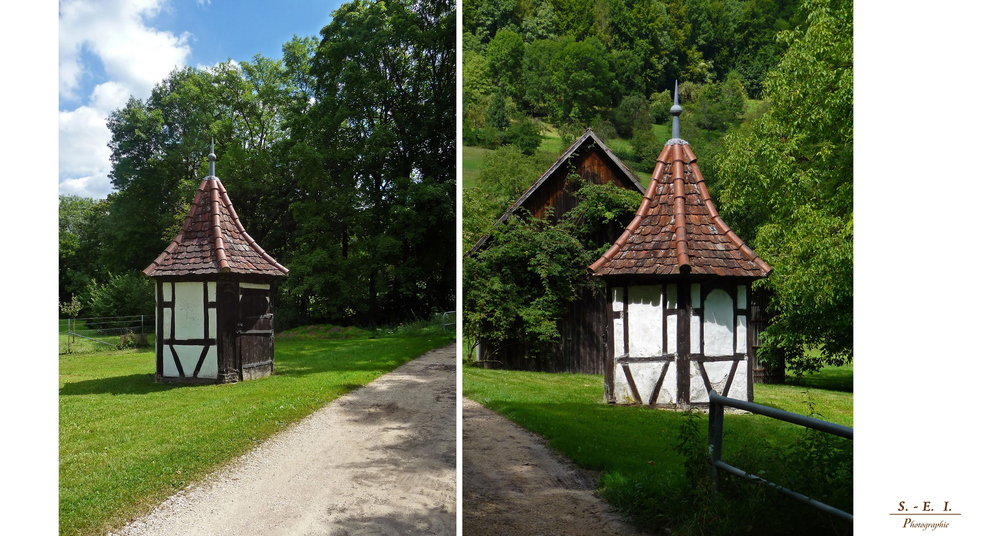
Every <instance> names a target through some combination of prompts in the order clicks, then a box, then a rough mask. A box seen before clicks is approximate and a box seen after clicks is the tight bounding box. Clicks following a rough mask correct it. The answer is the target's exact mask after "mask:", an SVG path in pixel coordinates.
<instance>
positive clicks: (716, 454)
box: [708, 390, 854, 522]
mask: <svg viewBox="0 0 1000 536" xmlns="http://www.w3.org/2000/svg"><path fill="white" fill-rule="evenodd" d="M725 406H729V407H732V408H737V409H742V410H745V411H749V412H751V413H756V414H757V415H763V416H765V417H770V418H772V419H778V420H780V421H785V422H789V423H792V424H796V425H799V426H805V427H807V428H813V429H815V430H819V431H821V432H825V433H828V434H833V435H836V436H839V437H843V438H845V439H850V440H851V441H854V429H853V428H848V427H847V426H843V425H840V424H835V423H832V422H827V421H821V420H819V419H815V418H813V417H807V416H805V415H799V414H798V413H792V412H790V411H784V410H780V409H776V408H772V407H769V406H763V405H761V404H755V403H753V402H747V401H745V400H738V399H735V398H729V397H728V396H722V395H720V394H718V393H716V392H715V391H714V390H713V391H711V392H710V393H709V394H708V441H709V444H708V451H709V455H710V456H711V457H712V491H717V490H718V485H719V469H722V470H724V471H726V472H728V473H731V474H734V475H736V476H738V477H741V478H745V479H747V480H750V481H751V482H756V483H758V484H766V485H768V486H770V487H772V488H774V489H775V490H777V491H780V492H781V493H784V494H785V495H788V496H789V497H792V498H794V499H797V500H799V501H802V502H804V503H806V504H808V505H810V506H812V507H813V508H816V509H817V510H820V511H822V512H826V513H827V514H830V515H833V516H836V517H839V518H841V519H844V520H847V521H851V522H853V521H854V516H853V515H851V514H848V513H847V512H844V511H843V510H840V509H838V508H835V507H833V506H830V505H828V504H825V503H823V502H820V501H817V500H816V499H813V498H811V497H807V496H805V495H803V494H801V493H799V492H797V491H794V490H791V489H788V488H786V487H783V486H780V485H778V484H775V483H774V482H770V481H768V480H765V479H763V478H761V477H759V476H757V475H754V474H751V473H748V472H746V471H744V470H742V469H739V468H737V467H733V466H732V465H729V464H727V463H725V462H723V461H722V425H723V417H724V416H725Z"/></svg>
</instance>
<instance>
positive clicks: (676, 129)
mask: <svg viewBox="0 0 1000 536" xmlns="http://www.w3.org/2000/svg"><path fill="white" fill-rule="evenodd" d="M681 111H682V110H681V105H680V104H679V102H678V100H677V80H674V105H673V106H671V107H670V115H672V116H674V123H673V129H672V130H671V132H670V137H671V138H672V139H675V140H679V139H680V138H681Z"/></svg>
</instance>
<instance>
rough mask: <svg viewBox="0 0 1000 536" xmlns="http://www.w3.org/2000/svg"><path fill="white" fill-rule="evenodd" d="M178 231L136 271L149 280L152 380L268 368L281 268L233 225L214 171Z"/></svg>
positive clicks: (233, 375)
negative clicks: (153, 334) (152, 288)
mask: <svg viewBox="0 0 1000 536" xmlns="http://www.w3.org/2000/svg"><path fill="white" fill-rule="evenodd" d="M208 159H209V176H208V177H206V178H205V179H204V180H203V181H202V182H201V185H200V186H199V187H198V191H197V193H196V194H195V197H194V201H193V202H192V203H191V210H190V211H189V212H188V215H187V218H186V219H185V220H184V224H183V226H182V227H181V231H180V233H178V234H177V237H176V238H174V240H173V241H172V242H171V243H170V245H168V246H167V249H165V250H164V251H163V253H161V254H160V255H159V257H157V258H156V260H154V261H153V262H152V264H150V265H149V266H148V267H146V269H145V270H143V273H144V274H146V275H147V276H148V277H150V278H152V279H154V280H155V281H156V381H158V382H169V383H193V384H202V383H229V382H237V381H242V380H250V379H255V378H262V377H265V376H269V375H270V374H271V373H272V372H273V370H274V324H273V316H274V290H275V282H276V281H277V279H278V278H280V277H284V276H285V275H286V274H288V269H287V268H285V267H284V266H282V265H280V264H278V262H277V261H275V260H274V259H273V258H271V257H270V256H269V255H268V254H267V253H266V252H265V251H264V250H263V249H262V248H261V247H260V245H258V244H257V243H256V242H255V241H254V239H253V238H251V237H250V235H249V234H247V232H246V229H244V228H243V225H242V224H241V223H240V219H239V217H237V215H236V211H235V210H234V209H233V203H232V202H231V201H230V199H229V195H228V194H227V193H226V189H225V188H224V187H223V186H222V182H221V181H220V180H219V178H218V177H216V176H215V154H214V152H213V154H210V155H209V157H208Z"/></svg>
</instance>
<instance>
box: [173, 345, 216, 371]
mask: <svg viewBox="0 0 1000 536" xmlns="http://www.w3.org/2000/svg"><path fill="white" fill-rule="evenodd" d="M172 349H173V351H174V352H177V360H178V361H180V362H181V368H183V369H184V376H186V377H188V378H191V377H193V376H194V369H195V368H197V366H198V358H199V357H201V351H202V350H204V349H205V347H204V346H200V345H199V346H185V345H181V344H175V345H174V346H173V347H172ZM170 360H171V361H173V358H172V357H171V359H170ZM205 360H206V361H208V358H207V357H206V358H205ZM202 368H204V365H202Z"/></svg>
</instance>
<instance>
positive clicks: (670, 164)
mask: <svg viewBox="0 0 1000 536" xmlns="http://www.w3.org/2000/svg"><path fill="white" fill-rule="evenodd" d="M696 161H697V158H696V157H695V155H694V152H692V151H691V147H690V146H689V145H688V143H687V142H686V141H684V140H681V139H678V138H674V139H671V140H670V141H668V142H667V144H666V145H665V146H664V147H663V151H662V152H661V153H660V156H659V158H657V163H656V168H655V169H654V170H653V178H652V180H651V181H650V183H649V187H648V188H647V189H646V194H645V195H644V196H643V200H642V204H641V205H640V206H639V210H638V211H637V212H636V215H635V218H634V219H633V220H632V223H630V224H629V226H628V227H627V228H626V229H625V232H623V233H622V235H621V236H620V237H619V238H618V240H617V241H615V243H614V244H613V245H612V246H611V248H610V249H608V251H606V252H605V253H604V255H602V256H601V258H600V259H598V260H597V261H596V262H594V264H592V265H591V266H590V269H591V270H592V271H593V272H594V273H595V274H596V275H598V276H616V275H673V274H687V273H690V274H705V275H718V276H734V277H764V276H766V275H767V274H768V273H769V272H770V271H771V267H770V266H768V265H767V263H765V262H764V261H763V260H761V258H760V257H758V256H757V254H756V253H754V252H753V250H751V249H750V248H749V247H747V245H746V244H745V243H743V241H742V240H740V238H739V237H738V236H736V233H734V232H733V231H732V230H731V229H730V228H729V226H727V225H726V224H725V222H723V221H722V218H720V217H719V212H718V211H717V210H716V209H715V206H714V205H713V204H712V200H711V198H710V197H709V195H708V188H707V187H706V186H705V179H704V177H702V175H701V171H700V170H699V169H698V164H697V163H696Z"/></svg>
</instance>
